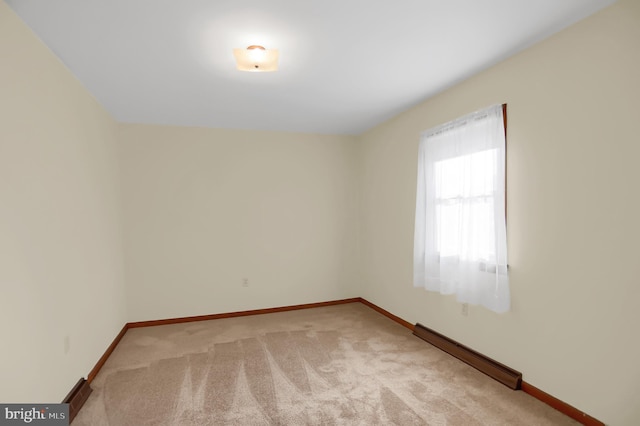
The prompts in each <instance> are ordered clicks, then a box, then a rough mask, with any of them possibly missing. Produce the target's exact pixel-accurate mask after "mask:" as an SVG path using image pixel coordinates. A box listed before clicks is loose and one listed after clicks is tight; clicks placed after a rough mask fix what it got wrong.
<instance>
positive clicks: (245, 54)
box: [233, 46, 278, 72]
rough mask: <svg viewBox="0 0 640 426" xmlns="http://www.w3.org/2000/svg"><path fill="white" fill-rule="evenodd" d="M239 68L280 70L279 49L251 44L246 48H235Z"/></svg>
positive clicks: (241, 69) (252, 70)
mask: <svg viewBox="0 0 640 426" xmlns="http://www.w3.org/2000/svg"><path fill="white" fill-rule="evenodd" d="M233 55H234V56H235V57H236V63H237V68H238V69H239V70H240V71H251V72H267V71H277V70H278V50H276V49H269V50H267V49H265V48H264V47H262V46H249V47H247V48H246V49H233Z"/></svg>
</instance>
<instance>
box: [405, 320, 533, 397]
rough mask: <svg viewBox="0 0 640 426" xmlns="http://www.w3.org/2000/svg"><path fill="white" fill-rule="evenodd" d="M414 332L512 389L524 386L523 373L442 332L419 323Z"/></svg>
mask: <svg viewBox="0 0 640 426" xmlns="http://www.w3.org/2000/svg"><path fill="white" fill-rule="evenodd" d="M413 334H414V335H415V336H418V337H419V338H421V339H422V340H424V341H425V342H428V343H431V344H432V345H434V346H435V347H437V348H439V349H442V350H443V351H445V352H447V353H449V354H451V355H453V356H454V357H456V358H458V359H459V360H461V361H463V362H466V363H467V364H469V365H470V366H472V367H474V368H476V369H477V370H480V371H481V372H483V373H484V374H486V375H488V376H490V377H493V378H494V379H496V380H497V381H499V382H500V383H502V384H504V385H506V386H508V387H510V388H511V389H516V390H517V389H520V387H521V386H522V373H520V372H518V371H516V370H514V369H512V368H509V367H507V366H506V365H504V364H500V363H499V362H498V361H494V360H492V359H491V358H488V357H486V356H485V355H482V354H481V353H478V352H476V351H474V350H473V349H470V348H468V347H466V346H464V345H461V344H460V343H458V342H456V341H455V340H452V339H450V338H448V337H446V336H443V335H442V334H440V333H438V332H436V331H433V330H431V329H429V328H427V327H425V326H424V325H422V324H420V323H418V324H416V326H415V327H414V329H413Z"/></svg>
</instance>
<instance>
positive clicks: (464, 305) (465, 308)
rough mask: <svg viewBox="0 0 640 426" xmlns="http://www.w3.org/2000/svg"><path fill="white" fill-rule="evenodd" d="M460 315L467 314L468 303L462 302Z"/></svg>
mask: <svg viewBox="0 0 640 426" xmlns="http://www.w3.org/2000/svg"><path fill="white" fill-rule="evenodd" d="M462 315H464V316H465V317H467V316H469V304H468V303H463V304H462Z"/></svg>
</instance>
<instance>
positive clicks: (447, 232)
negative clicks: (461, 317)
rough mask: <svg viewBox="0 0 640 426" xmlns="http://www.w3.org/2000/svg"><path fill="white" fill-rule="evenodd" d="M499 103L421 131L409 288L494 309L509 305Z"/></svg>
mask: <svg viewBox="0 0 640 426" xmlns="http://www.w3.org/2000/svg"><path fill="white" fill-rule="evenodd" d="M504 131H505V130H504V121H503V114H502V105H495V106H492V107H489V108H486V109H484V110H481V111H477V112H475V113H472V114H469V115H467V116H465V117H462V118H460V119H458V120H455V121H452V122H450V123H446V124H443V125H441V126H438V127H436V128H433V129H431V130H428V131H426V132H424V133H423V134H422V136H421V140H420V149H419V159H418V191H417V197H416V223H415V235H414V286H416V287H424V288H425V289H427V290H430V291H437V292H440V293H442V294H455V295H456V296H457V299H458V301H460V302H462V303H470V304H473V305H478V304H479V305H483V306H485V307H487V308H488V309H490V310H492V311H494V312H499V313H501V312H506V311H508V310H509V308H510V295H509V277H508V274H507V235H506V223H505V135H504Z"/></svg>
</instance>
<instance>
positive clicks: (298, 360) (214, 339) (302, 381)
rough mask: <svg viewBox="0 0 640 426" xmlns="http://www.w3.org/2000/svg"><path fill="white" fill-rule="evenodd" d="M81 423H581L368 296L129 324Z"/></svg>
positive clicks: (80, 417) (95, 386)
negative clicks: (462, 357)
mask: <svg viewBox="0 0 640 426" xmlns="http://www.w3.org/2000/svg"><path fill="white" fill-rule="evenodd" d="M92 387H93V389H94V391H93V394H92V395H91V397H90V398H89V400H88V401H87V403H86V404H85V406H84V407H83V409H82V410H81V412H80V414H78V417H76V420H75V421H74V422H73V424H74V425H75V426H79V425H145V424H149V425H151V424H153V425H156V424H158V425H160V424H162V425H213V424H220V425H226V424H229V425H307V424H309V425H334V424H344V425H354V424H356V425H357V424H361V425H393V424H397V425H422V424H424V425H573V424H576V423H575V422H574V421H573V420H571V419H569V418H568V417H566V416H564V415H563V414H561V413H559V412H557V411H555V410H554V409H552V408H550V407H548V406H546V405H545V404H543V403H541V402H539V401H538V400H536V399H534V398H532V397H530V396H529V395H527V394H525V393H523V392H520V391H512V390H510V389H509V388H507V387H505V386H503V385H502V384H500V383H498V382H496V381H494V380H493V379H491V378H489V377H487V376H485V375H484V374H482V373H480V372H478V371H477V370H475V369H473V368H472V367H469V366H467V365H466V364H464V363H462V362H460V361H458V360H457V359H455V358H453V357H451V356H449V355H448V354H446V353H444V352H442V351H440V350H439V349H436V348H435V347H433V346H431V345H429V344H428V343H426V342H424V341H422V340H420V339H418V338H417V337H415V336H413V335H412V334H411V332H410V331H409V330H407V329H406V328H404V327H402V326H400V325H398V324H396V323H395V322H393V321H391V320H389V319H388V318H386V317H384V316H382V315H380V314H379V313H377V312H375V311H373V310H372V309H370V308H368V307H367V306H365V305H362V304H360V303H350V304H346V305H338V306H330V307H323V308H314V309H305V310H299V311H291V312H282V313H275V314H267V315H256V316H248V317H240V318H229V319H219V320H212V321H201V322H192V323H184V324H176V325H165V326H157V327H147V328H137V329H131V330H129V331H128V332H127V334H126V335H125V336H124V338H123V339H122V341H121V342H120V344H119V345H118V347H117V348H116V350H115V351H114V353H113V354H112V355H111V357H110V358H109V360H108V361H107V363H106V364H105V366H104V367H103V368H102V370H101V371H100V373H99V374H98V376H97V377H96V378H95V380H94V381H93V383H92Z"/></svg>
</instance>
